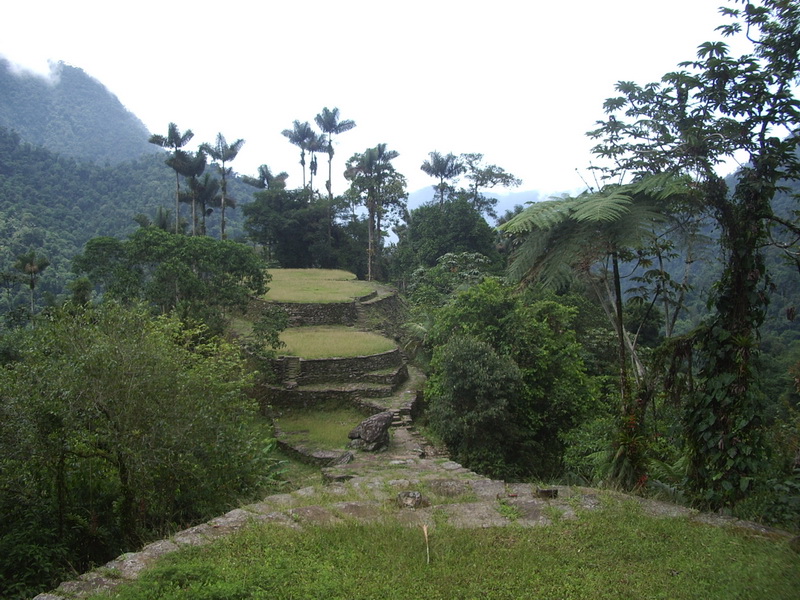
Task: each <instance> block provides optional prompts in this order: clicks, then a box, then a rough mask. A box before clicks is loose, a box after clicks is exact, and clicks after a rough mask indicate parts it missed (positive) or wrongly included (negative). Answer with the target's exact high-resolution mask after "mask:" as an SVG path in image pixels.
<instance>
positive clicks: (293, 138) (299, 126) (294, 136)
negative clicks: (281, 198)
mask: <svg viewBox="0 0 800 600" xmlns="http://www.w3.org/2000/svg"><path fill="white" fill-rule="evenodd" d="M281 135H283V136H285V137H286V138H287V139H288V140H289V142H290V143H292V144H294V145H295V146H297V147H298V148H300V166H302V167H303V189H305V187H306V150H308V144H309V142H310V141H311V140H312V139H313V138H314V137H316V135H315V134H314V130H313V129H311V125H310V124H309V123H308V121H305V122H303V123H301V122H300V121H294V122H293V123H292V129H284V130H283V131H281Z"/></svg>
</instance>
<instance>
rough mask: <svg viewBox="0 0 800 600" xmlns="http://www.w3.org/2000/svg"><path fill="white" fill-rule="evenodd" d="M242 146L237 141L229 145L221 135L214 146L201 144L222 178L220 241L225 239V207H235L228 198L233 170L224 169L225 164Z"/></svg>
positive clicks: (239, 141)
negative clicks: (229, 178) (229, 181)
mask: <svg viewBox="0 0 800 600" xmlns="http://www.w3.org/2000/svg"><path fill="white" fill-rule="evenodd" d="M242 146H244V140H243V139H238V140H236V141H235V142H233V143H232V144H229V143H228V142H227V140H226V139H225V136H223V135H222V134H221V133H218V134H217V139H216V141H215V142H214V145H213V146H212V145H210V144H203V145H202V149H203V151H204V152H205V153H206V154H208V155H209V156H210V157H211V158H212V159H214V161H215V163H216V166H217V170H218V171H219V173H220V175H221V176H222V184H221V186H220V191H221V192H222V199H221V214H220V236H219V237H220V239H222V240H224V239H226V238H227V236H226V235H225V207H226V206H227V205H230V206H231V208H235V207H236V203H235V202H236V201H235V200H234V199H233V198H231V197H229V196H228V177H229V176H230V175H231V174H232V173H233V168H231V167H226V166H225V165H226V163H229V162H232V161H233V160H234V159H235V158H236V157H237V156H238V154H239V151H240V150H241V149H242Z"/></svg>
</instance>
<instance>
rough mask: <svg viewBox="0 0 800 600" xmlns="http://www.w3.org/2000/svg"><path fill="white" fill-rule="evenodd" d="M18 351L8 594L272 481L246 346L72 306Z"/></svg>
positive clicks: (6, 466)
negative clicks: (243, 353)
mask: <svg viewBox="0 0 800 600" xmlns="http://www.w3.org/2000/svg"><path fill="white" fill-rule="evenodd" d="M173 235H174V234H173ZM181 237H185V236H181ZM198 239H199V238H198ZM14 347H15V348H16V349H17V355H16V356H15V357H14V360H13V361H11V362H9V363H7V364H4V365H3V368H2V369H0V389H2V390H3V394H2V395H1V396H0V455H2V457H3V458H2V467H3V468H2V469H0V508H2V514H3V527H2V529H1V530H0V549H2V553H0V593H2V594H3V597H8V596H7V595H6V592H8V591H10V590H9V588H8V586H12V589H13V584H14V583H20V582H21V580H23V578H25V579H27V581H26V583H29V584H33V583H34V582H35V583H38V585H39V587H40V589H41V588H42V587H45V586H50V588H45V589H52V587H53V586H55V585H57V583H58V581H60V580H62V579H59V576H62V575H63V574H64V572H71V573H74V572H75V570H76V569H77V570H78V571H81V570H83V569H86V568H88V566H89V564H90V563H95V564H97V563H103V562H105V561H107V560H109V559H110V558H112V557H114V556H117V555H119V554H120V553H121V552H124V551H129V550H133V549H135V548H136V547H140V546H141V543H142V540H143V539H153V538H156V537H162V536H163V534H164V531H167V530H168V529H170V528H173V527H175V526H176V525H177V526H178V527H181V526H187V525H189V524H190V523H192V522H197V520H204V519H208V518H211V517H212V516H214V515H217V514H220V513H221V512H223V511H225V510H227V509H228V508H229V507H230V506H231V505H233V504H235V503H237V502H240V501H241V500H242V499H243V498H244V497H252V496H254V495H255V494H256V493H258V492H262V493H263V487H264V486H265V485H268V484H269V480H270V478H271V477H272V476H273V475H271V473H274V471H273V470H272V468H271V465H272V464H273V462H274V461H273V459H272V458H271V457H270V454H269V449H270V447H271V446H270V440H269V439H266V440H265V439H264V436H263V429H261V428H258V427H256V419H257V410H258V407H257V403H256V402H255V401H254V400H252V399H251V398H249V397H248V395H247V394H246V389H247V387H248V386H249V385H250V384H251V377H250V376H249V375H248V374H247V372H246V369H245V364H244V362H243V360H242V358H241V355H240V349H239V348H237V347H236V346H235V345H233V344H230V343H227V342H225V341H224V340H222V339H218V338H214V337H212V336H209V335H208V332H207V331H205V330H204V329H203V328H202V327H192V328H187V327H186V326H185V325H184V324H182V323H181V322H180V321H179V320H178V319H177V318H174V317H168V316H161V317H158V318H153V317H152V316H151V315H150V313H149V311H148V310H147V309H146V308H144V307H141V306H134V307H130V308H123V307H121V306H120V305H118V304H115V303H112V302H106V303H103V304H101V305H99V306H91V305H89V306H86V307H77V306H75V305H71V306H66V307H64V308H63V309H55V310H53V311H52V312H51V314H50V316H49V318H48V319H47V320H45V321H42V322H41V323H40V324H39V326H38V327H37V328H36V329H35V330H20V331H18V332H16V334H15V338H14ZM31 567H33V568H31ZM28 591H31V592H32V594H35V593H36V592H35V591H32V590H28ZM32 594H28V595H26V596H24V597H31V595H32ZM15 597H16V596H15ZM18 597H23V596H21V595H20V596H18Z"/></svg>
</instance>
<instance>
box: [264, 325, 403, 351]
mask: <svg viewBox="0 0 800 600" xmlns="http://www.w3.org/2000/svg"><path fill="white" fill-rule="evenodd" d="M281 340H283V341H284V342H285V343H286V347H285V348H282V349H281V350H280V351H279V353H280V354H288V355H291V356H302V357H303V358H334V357H346V356H369V355H370V354H378V353H380V352H388V351H389V350H393V349H394V348H395V347H396V345H395V343H394V342H393V341H392V340H390V339H389V338H385V337H383V336H382V335H379V334H377V333H370V332H367V331H357V330H355V329H353V328H351V327H343V326H338V327H337V326H319V327H290V328H289V329H286V330H284V331H283V332H282V333H281Z"/></svg>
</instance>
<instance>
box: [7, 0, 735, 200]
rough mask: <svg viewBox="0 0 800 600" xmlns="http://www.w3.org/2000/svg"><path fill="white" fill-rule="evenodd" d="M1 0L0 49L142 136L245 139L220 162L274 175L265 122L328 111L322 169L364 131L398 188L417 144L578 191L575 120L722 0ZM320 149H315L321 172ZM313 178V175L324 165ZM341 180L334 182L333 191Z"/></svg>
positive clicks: (696, 35) (681, 49)
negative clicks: (94, 83) (70, 77)
mask: <svg viewBox="0 0 800 600" xmlns="http://www.w3.org/2000/svg"><path fill="white" fill-rule="evenodd" d="M9 4H11V3H7V5H6V6H5V7H4V9H3V16H2V24H0V55H2V56H4V57H6V58H7V59H9V60H11V61H12V62H14V63H17V64H20V65H23V66H25V67H27V68H29V69H33V70H36V71H39V72H46V71H47V69H48V67H47V64H48V60H51V61H64V62H65V63H68V64H70V65H73V66H75V67H79V68H81V69H83V70H84V71H86V72H87V73H88V74H89V75H91V76H92V77H95V78H96V79H98V80H99V81H100V82H102V83H103V84H104V85H105V86H106V87H108V88H109V89H110V90H111V91H112V92H113V93H114V94H115V95H116V96H117V97H118V98H119V100H120V101H121V102H122V103H123V104H124V105H125V106H126V107H127V108H128V109H129V110H130V111H131V112H133V113H134V114H135V115H136V116H138V117H139V118H140V119H141V120H142V121H143V122H144V123H145V125H146V126H147V127H148V129H149V130H150V131H151V132H152V133H161V134H166V132H167V125H168V124H169V122H170V121H174V122H175V123H177V125H178V126H179V128H180V129H181V130H185V129H192V130H193V131H194V133H195V138H194V140H193V143H194V142H197V143H200V142H204V141H208V142H211V141H213V139H214V137H215V136H216V134H217V132H221V133H223V134H224V135H225V137H226V138H227V139H228V141H229V142H231V141H234V140H235V139H237V138H244V139H245V140H246V144H245V146H244V148H243V149H242V151H241V153H240V154H239V157H238V158H237V159H236V161H235V162H234V163H233V164H232V166H233V167H234V169H235V170H236V171H238V172H239V173H244V174H255V173H256V169H257V167H258V165H260V164H262V163H266V164H268V165H269V166H270V167H271V168H272V169H273V171H287V172H288V173H289V174H290V176H291V177H290V180H289V184H290V186H293V187H294V186H297V187H299V186H300V185H301V171H300V166H299V164H298V160H299V152H298V151H297V150H296V149H295V147H294V146H291V145H290V144H289V143H288V141H287V140H286V138H284V137H283V136H282V135H281V131H282V130H283V129H287V128H290V127H291V125H292V121H293V120H295V119H298V120H300V121H306V120H307V121H309V122H311V123H312V124H313V120H314V116H315V115H316V114H317V113H318V112H320V110H321V109H322V108H323V107H324V106H327V107H329V108H333V107H338V108H339V109H340V111H341V116H342V118H344V119H353V120H355V121H356V123H357V127H356V128H355V129H353V130H352V131H350V132H348V133H345V134H343V135H342V136H341V137H340V138H338V145H337V146H336V156H335V158H334V161H335V162H334V168H335V169H336V168H337V167H338V171H340V172H341V170H343V168H344V162H345V160H346V159H347V158H348V157H350V156H351V155H352V154H353V153H355V152H362V151H363V150H365V149H366V148H368V147H371V146H374V145H376V144H377V143H380V142H385V143H386V144H388V147H389V148H390V149H393V150H397V151H398V152H399V153H400V157H399V158H398V159H396V160H395V161H394V162H395V165H396V166H397V168H398V169H399V170H400V172H402V173H403V174H404V175H406V177H407V178H408V181H409V190H410V191H414V190H416V189H419V188H422V187H424V186H427V185H431V184H432V183H434V182H433V181H432V180H431V178H430V177H428V176H427V175H425V174H424V173H423V172H422V171H420V165H421V164H422V162H423V161H424V160H425V159H426V158H427V153H428V152H430V151H432V150H438V151H440V152H442V153H447V152H453V153H455V154H460V153H465V152H480V153H483V154H484V156H485V160H486V161H487V162H489V163H493V164H497V165H499V166H501V167H504V168H505V169H506V170H507V171H510V172H511V173H513V174H515V175H516V176H518V177H520V178H522V179H523V186H522V188H521V189H524V190H533V189H535V190H539V191H541V192H543V193H545V194H549V193H557V192H566V191H576V190H579V189H581V188H582V182H581V179H580V177H579V174H578V173H577V172H576V169H578V170H580V171H581V172H582V173H584V175H585V176H586V177H588V175H586V172H585V169H586V167H587V166H589V163H590V161H591V160H592V157H591V154H590V152H589V149H590V147H591V141H590V140H589V139H588V138H586V136H585V132H586V131H588V130H589V129H591V128H592V127H593V126H594V123H595V121H596V120H598V119H600V118H602V116H603V113H602V103H603V100H604V99H605V98H607V97H609V96H612V95H614V90H613V86H614V84H615V82H617V81H619V80H632V81H636V82H638V83H642V84H644V83H647V82H650V81H654V80H657V79H659V78H660V77H661V75H663V74H664V73H666V72H668V71H670V70H673V69H674V68H675V67H676V65H677V63H678V62H680V61H683V60H690V59H692V58H694V56H695V51H696V48H697V46H698V45H699V44H700V43H701V42H703V41H706V40H708V39H715V38H716V37H717V34H716V32H714V28H715V27H716V26H717V25H718V24H720V23H721V22H722V17H721V16H720V15H719V14H718V7H719V6H720V5H721V4H724V1H723V0H602V1H601V0H572V1H569V0H561V1H560V2H541V1H537V0H492V1H486V0H458V1H450V0H425V1H418V0H404V1H402V2H386V1H381V0H371V1H359V0H293V1H285V2H284V1H275V0H266V1H264V0H261V1H259V0H255V1H254V0H218V1H216V2H207V1H205V0H199V1H198V0H195V1H193V2H184V1H178V0H158V1H152V0H138V1H136V2H115V1H112V0H100V1H90V0H69V1H66V0H31V1H21V0H19V1H15V2H14V3H13V4H11V5H9ZM324 163H325V160H324V157H323V158H322V159H321V160H320V170H321V171H323V172H325V171H324V170H323V167H322V165H323V164H324ZM319 179H320V184H321V187H323V188H324V183H323V182H324V179H323V178H322V177H320V178H319ZM343 186H344V183H343V181H342V182H338V181H337V180H336V179H334V192H336V193H340V192H341V191H343Z"/></svg>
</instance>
